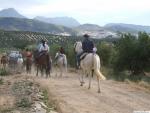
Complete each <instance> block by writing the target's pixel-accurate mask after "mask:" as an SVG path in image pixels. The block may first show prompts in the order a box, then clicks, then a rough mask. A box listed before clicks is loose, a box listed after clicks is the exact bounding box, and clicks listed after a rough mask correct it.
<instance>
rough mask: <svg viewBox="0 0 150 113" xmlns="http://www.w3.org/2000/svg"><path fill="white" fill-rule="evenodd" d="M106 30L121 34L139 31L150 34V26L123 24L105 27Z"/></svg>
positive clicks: (111, 24) (112, 24)
mask: <svg viewBox="0 0 150 113" xmlns="http://www.w3.org/2000/svg"><path fill="white" fill-rule="evenodd" d="M104 28H105V29H108V30H111V31H114V32H116V31H119V32H129V33H138V32H139V31H145V32H147V33H150V26H142V25H134V24H123V23H110V24H106V25H105V26H104Z"/></svg>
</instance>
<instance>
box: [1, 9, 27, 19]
mask: <svg viewBox="0 0 150 113" xmlns="http://www.w3.org/2000/svg"><path fill="white" fill-rule="evenodd" d="M0 17H15V18H26V17H25V16H23V15H21V14H19V13H18V12H17V11H16V10H15V9H14V8H8V9H3V10H1V11H0Z"/></svg>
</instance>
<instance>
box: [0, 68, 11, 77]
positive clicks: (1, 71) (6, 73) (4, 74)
mask: <svg viewBox="0 0 150 113" xmlns="http://www.w3.org/2000/svg"><path fill="white" fill-rule="evenodd" d="M9 74H10V73H9V71H7V70H5V69H0V76H7V75H9Z"/></svg>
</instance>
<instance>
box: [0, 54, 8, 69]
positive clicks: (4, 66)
mask: <svg viewBox="0 0 150 113" xmlns="http://www.w3.org/2000/svg"><path fill="white" fill-rule="evenodd" d="M1 64H2V68H3V69H6V65H7V64H8V57H7V56H6V55H3V56H2V57H1Z"/></svg>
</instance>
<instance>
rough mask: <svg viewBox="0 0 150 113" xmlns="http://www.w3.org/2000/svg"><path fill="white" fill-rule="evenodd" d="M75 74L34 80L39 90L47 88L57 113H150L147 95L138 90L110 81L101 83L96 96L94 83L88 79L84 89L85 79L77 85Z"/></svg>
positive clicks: (147, 93)
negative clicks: (90, 82)
mask: <svg viewBox="0 0 150 113" xmlns="http://www.w3.org/2000/svg"><path fill="white" fill-rule="evenodd" d="M78 76H79V75H77V74H76V73H68V74H66V75H65V76H63V77H62V78H56V77H54V76H53V77H52V78H49V79H44V78H41V77H39V78H35V81H37V82H39V83H40V84H41V86H42V87H45V88H47V89H48V92H49V95H50V97H52V99H53V100H55V101H56V104H57V107H58V111H59V112H60V113H133V111H139V110H140V111H141V110H142V111H143V110H149V111H150V93H149V92H145V90H143V89H142V88H140V87H136V86H134V85H129V84H127V83H121V82H116V81H112V80H106V81H101V91H102V93H100V94H98V93H97V82H96V80H95V79H94V80H92V87H91V89H90V90H88V89H87V88H88V81H87V80H88V79H87V78H86V80H85V85H84V86H83V87H81V86H80V82H79V79H78Z"/></svg>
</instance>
